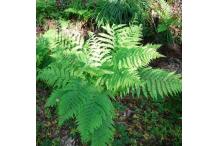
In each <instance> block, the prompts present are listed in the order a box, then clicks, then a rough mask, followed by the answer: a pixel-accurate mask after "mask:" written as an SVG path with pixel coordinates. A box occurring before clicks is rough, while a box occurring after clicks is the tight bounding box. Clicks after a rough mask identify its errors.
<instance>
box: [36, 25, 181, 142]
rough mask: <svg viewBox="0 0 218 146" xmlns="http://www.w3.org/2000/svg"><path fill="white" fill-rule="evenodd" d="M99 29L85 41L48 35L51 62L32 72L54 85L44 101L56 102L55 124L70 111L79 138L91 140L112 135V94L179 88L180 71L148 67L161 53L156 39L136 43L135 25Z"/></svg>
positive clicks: (108, 139)
mask: <svg viewBox="0 0 218 146" xmlns="http://www.w3.org/2000/svg"><path fill="white" fill-rule="evenodd" d="M103 29H104V32H102V33H98V34H93V33H92V34H90V38H89V40H87V41H86V42H84V41H77V40H78V37H77V39H76V38H75V35H73V37H72V35H70V37H69V34H66V33H63V32H60V33H59V34H58V35H56V38H52V41H55V43H53V45H51V46H52V48H51V52H52V53H51V56H52V58H53V62H52V63H51V64H50V65H48V66H47V67H46V68H44V69H42V70H41V71H40V73H39V75H38V79H40V80H43V81H45V82H47V83H48V84H49V85H50V86H51V87H53V88H54V90H53V92H52V94H51V95H50V97H49V98H48V101H47V103H46V106H47V107H50V106H57V108H58V116H59V124H60V125H62V124H63V123H64V122H65V121H66V120H68V119H70V118H73V117H74V118H75V119H76V123H77V125H78V131H79V132H80V135H81V139H82V141H83V142H84V143H89V142H91V144H90V145H92V146H106V145H108V144H110V143H111V141H112V140H113V134H114V131H115V129H114V127H113V118H114V115H115V114H114V112H115V109H114V107H113V104H112V100H115V98H114V97H115V96H121V97H124V96H125V95H127V94H130V93H132V94H133V95H137V96H140V95H144V96H145V97H151V98H154V99H156V98H158V97H164V96H169V95H175V94H177V93H179V92H181V76H180V75H177V74H175V73H170V72H167V71H164V70H160V69H153V68H151V67H149V63H150V62H151V61H152V60H154V59H156V58H159V57H162V56H163V55H161V54H159V53H158V52H157V49H158V48H159V47H160V45H153V44H147V45H145V46H143V45H142V44H141V43H140V41H141V36H142V33H141V30H142V28H141V26H136V25H135V26H130V27H126V26H125V25H113V26H109V25H106V26H104V27H103ZM60 36H64V37H60ZM53 37H54V36H53ZM60 38H65V39H70V40H71V41H68V43H71V45H67V46H66V45H63V40H64V39H62V40H61V41H60ZM80 39H81V38H80ZM76 42H77V43H76ZM54 44H55V45H54ZM69 46H70V47H69ZM78 46H79V47H78ZM78 48H79V49H78Z"/></svg>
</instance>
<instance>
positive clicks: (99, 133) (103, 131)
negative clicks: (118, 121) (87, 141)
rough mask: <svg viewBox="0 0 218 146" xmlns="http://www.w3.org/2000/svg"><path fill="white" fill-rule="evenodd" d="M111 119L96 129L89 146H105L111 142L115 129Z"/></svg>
mask: <svg viewBox="0 0 218 146" xmlns="http://www.w3.org/2000/svg"><path fill="white" fill-rule="evenodd" d="M111 123H113V121H112V120H111V119H108V118H107V119H106V120H103V122H102V125H101V126H100V127H99V128H98V129H96V130H95V131H94V133H93V135H92V137H91V141H92V143H91V146H107V145H109V144H110V143H111V142H112V140H113V135H114V132H115V129H114V127H113V125H112V124H111Z"/></svg>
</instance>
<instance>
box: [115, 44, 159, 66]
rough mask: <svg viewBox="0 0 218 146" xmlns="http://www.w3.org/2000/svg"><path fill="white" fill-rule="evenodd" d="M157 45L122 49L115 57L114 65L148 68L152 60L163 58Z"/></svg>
mask: <svg viewBox="0 0 218 146" xmlns="http://www.w3.org/2000/svg"><path fill="white" fill-rule="evenodd" d="M157 47H159V46H157V45H146V46H145V47H138V48H120V49H119V50H118V51H117V52H116V53H115V54H114V55H113V59H112V60H113V63H114V65H117V66H118V68H119V69H121V68H139V67H142V66H147V65H148V64H149V63H150V62H151V61H152V60H154V59H156V58H159V57H162V55H160V54H159V53H158V52H157V51H156V49H157Z"/></svg>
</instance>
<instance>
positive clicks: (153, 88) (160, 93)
mask: <svg viewBox="0 0 218 146" xmlns="http://www.w3.org/2000/svg"><path fill="white" fill-rule="evenodd" d="M139 73H140V76H141V79H142V81H143V82H142V88H143V93H144V94H145V95H146V96H147V95H150V96H151V97H153V98H154V99H156V98H158V97H164V96H169V95H171V96H173V95H175V94H178V93H179V92H181V90H182V85H181V75H178V74H175V73H174V72H168V71H164V70H161V69H152V68H144V69H141V70H140V71H139Z"/></svg>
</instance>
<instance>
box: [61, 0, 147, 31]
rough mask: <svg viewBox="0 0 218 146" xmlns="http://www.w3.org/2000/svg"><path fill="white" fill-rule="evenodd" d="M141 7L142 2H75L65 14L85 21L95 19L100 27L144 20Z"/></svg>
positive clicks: (107, 0) (79, 0)
mask: <svg viewBox="0 0 218 146" xmlns="http://www.w3.org/2000/svg"><path fill="white" fill-rule="evenodd" d="M140 5H141V2H140V0H136V1H132V0H87V1H81V0H74V1H73V2H72V4H71V5H70V6H69V8H67V9H66V10H65V12H66V13H67V14H68V15H69V14H74V15H77V16H79V17H80V18H83V19H85V20H88V19H94V20H95V21H96V22H97V25H98V26H99V27H100V26H102V25H106V24H124V23H130V22H133V21H134V20H135V19H136V18H138V19H139V20H141V18H142V19H143V16H145V14H144V13H142V10H141V8H140ZM140 22H141V23H143V21H140Z"/></svg>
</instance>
